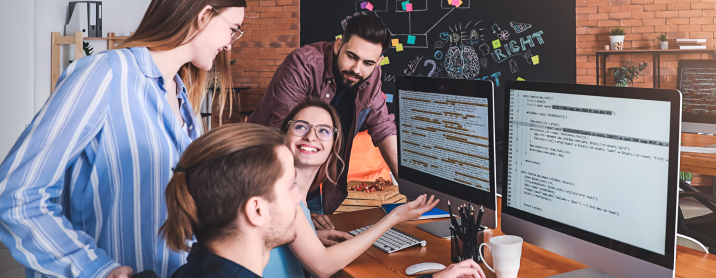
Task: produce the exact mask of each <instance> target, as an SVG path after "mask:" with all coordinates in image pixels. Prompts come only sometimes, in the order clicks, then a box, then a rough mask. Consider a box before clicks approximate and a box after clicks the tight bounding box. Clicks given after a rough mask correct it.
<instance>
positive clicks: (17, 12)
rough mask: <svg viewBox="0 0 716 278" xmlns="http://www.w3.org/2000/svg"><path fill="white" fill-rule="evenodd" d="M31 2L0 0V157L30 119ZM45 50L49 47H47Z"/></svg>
mask: <svg viewBox="0 0 716 278" xmlns="http://www.w3.org/2000/svg"><path fill="white" fill-rule="evenodd" d="M33 5H34V2H33V1H32V0H30V1H15V0H0V26H2V29H3V39H2V40H1V41H0V63H1V65H2V66H0V161H2V160H4V159H5V155H7V153H8V152H9V151H10V148H12V145H13V144H14V143H15V140H17V138H18V137H19V136H20V133H22V131H23V130H24V129H25V124H27V123H29V122H30V121H31V120H32V116H33V115H34V112H33V108H32V99H33V86H34V83H33V78H32V72H33V68H32V67H33V52H32V49H33V44H34V42H33V39H34V37H33V36H32V30H33V23H34V18H33ZM48 52H49V51H48Z"/></svg>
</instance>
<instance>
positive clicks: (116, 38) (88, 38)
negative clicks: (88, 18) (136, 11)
mask: <svg viewBox="0 0 716 278" xmlns="http://www.w3.org/2000/svg"><path fill="white" fill-rule="evenodd" d="M128 38H129V36H124V37H83V38H82V39H83V40H109V39H112V40H126V39H128Z"/></svg>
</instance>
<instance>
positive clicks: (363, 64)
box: [248, 15, 398, 229]
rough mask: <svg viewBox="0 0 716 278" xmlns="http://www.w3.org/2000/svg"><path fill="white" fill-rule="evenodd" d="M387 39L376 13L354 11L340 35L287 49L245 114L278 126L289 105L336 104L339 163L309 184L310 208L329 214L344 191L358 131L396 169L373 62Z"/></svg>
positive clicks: (322, 225) (323, 222) (320, 225)
mask: <svg viewBox="0 0 716 278" xmlns="http://www.w3.org/2000/svg"><path fill="white" fill-rule="evenodd" d="M389 38H390V35H389V33H388V30H387V29H386V27H385V25H384V24H383V22H382V21H381V20H380V19H379V18H377V17H374V16H369V15H360V16H356V17H353V18H351V19H350V20H349V21H348V22H347V24H346V28H345V30H344V32H343V35H342V38H337V39H336V41H335V42H317V43H313V44H310V45H306V46H303V47H301V48H299V49H297V50H295V51H293V52H292V53H291V54H289V55H288V56H287V57H286V59H285V60H284V61H283V63H282V64H281V65H280V66H279V67H278V69H277V70H276V73H275V74H274V76H273V79H272V80H271V83H269V86H268V89H267V90H266V93H265V94H264V97H263V99H261V102H260V103H259V105H258V106H257V107H256V110H255V111H254V112H253V114H252V115H251V117H250V118H249V119H248V121H249V122H251V123H258V124H263V125H269V126H274V127H279V125H280V124H281V122H282V121H283V119H284V118H285V117H286V115H287V114H288V112H289V111H291V109H293V107H295V106H296V105H297V104H298V103H301V102H303V101H306V100H311V99H320V100H322V101H325V102H327V103H330V104H331V106H333V107H334V108H336V110H337V111H338V113H339V115H340V118H341V126H342V128H343V134H341V135H340V136H341V137H342V138H343V140H344V141H343V142H342V143H343V144H342V145H343V147H342V149H341V150H340V156H341V158H342V159H343V161H344V162H345V165H344V167H343V172H342V175H341V176H340V177H339V179H338V184H337V185H335V184H331V185H328V184H324V186H323V187H322V189H320V188H310V190H309V193H308V198H307V199H308V208H309V209H311V212H316V213H319V214H332V213H333V212H334V211H335V210H336V209H337V208H338V207H339V206H340V205H341V203H342V202H343V200H344V199H345V198H346V196H348V190H347V174H348V166H349V164H350V161H349V158H350V154H351V148H352V146H353V138H354V137H355V135H356V133H357V132H358V131H359V130H362V129H367V130H368V133H370V135H371V137H372V138H373V144H374V145H375V146H378V148H379V149H380V152H381V154H382V155H383V159H385V161H386V163H387V164H388V166H389V167H390V170H391V171H392V172H393V175H395V176H397V174H398V163H397V137H396V127H395V123H394V121H393V120H394V119H395V117H394V116H393V115H391V114H388V109H387V106H386V103H385V98H384V95H383V93H382V91H381V81H380V77H381V71H380V67H379V66H378V65H379V64H380V62H381V61H382V59H383V57H382V54H383V53H384V52H385V50H386V49H387V48H388V43H389ZM321 196H322V198H321ZM314 223H315V224H316V228H317V229H326V228H327V229H331V228H333V227H332V225H331V224H330V221H327V217H314Z"/></svg>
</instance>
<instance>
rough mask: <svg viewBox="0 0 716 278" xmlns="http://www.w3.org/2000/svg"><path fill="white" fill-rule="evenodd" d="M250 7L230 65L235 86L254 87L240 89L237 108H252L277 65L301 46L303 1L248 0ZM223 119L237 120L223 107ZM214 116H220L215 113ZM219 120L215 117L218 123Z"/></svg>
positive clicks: (257, 101)
mask: <svg viewBox="0 0 716 278" xmlns="http://www.w3.org/2000/svg"><path fill="white" fill-rule="evenodd" d="M246 2H247V5H248V7H247V8H246V9H245V11H246V15H245V19H244V23H243V24H242V25H241V28H242V30H243V31H244V35H243V36H242V37H241V39H239V40H238V41H236V42H235V43H234V47H233V48H232V49H231V56H232V59H236V60H237V62H236V63H235V64H234V65H233V66H232V67H231V74H232V76H233V82H234V87H251V89H248V90H241V94H240V97H241V106H238V105H235V106H234V111H237V109H241V110H240V111H251V110H254V108H256V105H257V104H258V103H259V101H260V100H261V97H262V96H263V95H264V92H265V91H266V88H267V87H268V83H269V81H271V77H272V76H273V73H274V71H276V68H277V67H278V65H280V64H281V62H283V60H284V58H285V57H286V55H288V53H290V52H291V51H293V50H294V49H296V48H298V47H299V35H300V10H301V8H300V0H247V1H246ZM224 111H225V112H224V116H223V118H224V119H223V121H224V122H237V121H238V120H239V117H237V115H236V114H235V113H234V115H232V117H231V119H229V117H228V114H229V112H228V101H227V107H225V108H224ZM214 115H218V113H215V114H214ZM217 124H218V119H216V118H215V119H214V126H217Z"/></svg>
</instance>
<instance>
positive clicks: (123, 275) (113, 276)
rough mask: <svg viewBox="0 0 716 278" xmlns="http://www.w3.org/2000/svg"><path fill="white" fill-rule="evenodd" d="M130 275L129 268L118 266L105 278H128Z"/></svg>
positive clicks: (130, 270) (130, 269)
mask: <svg viewBox="0 0 716 278" xmlns="http://www.w3.org/2000/svg"><path fill="white" fill-rule="evenodd" d="M132 273H133V272H132V268H131V267H128V266H120V267H118V268H115V269H114V270H112V272H110V273H109V275H107V278H129V277H132Z"/></svg>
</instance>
